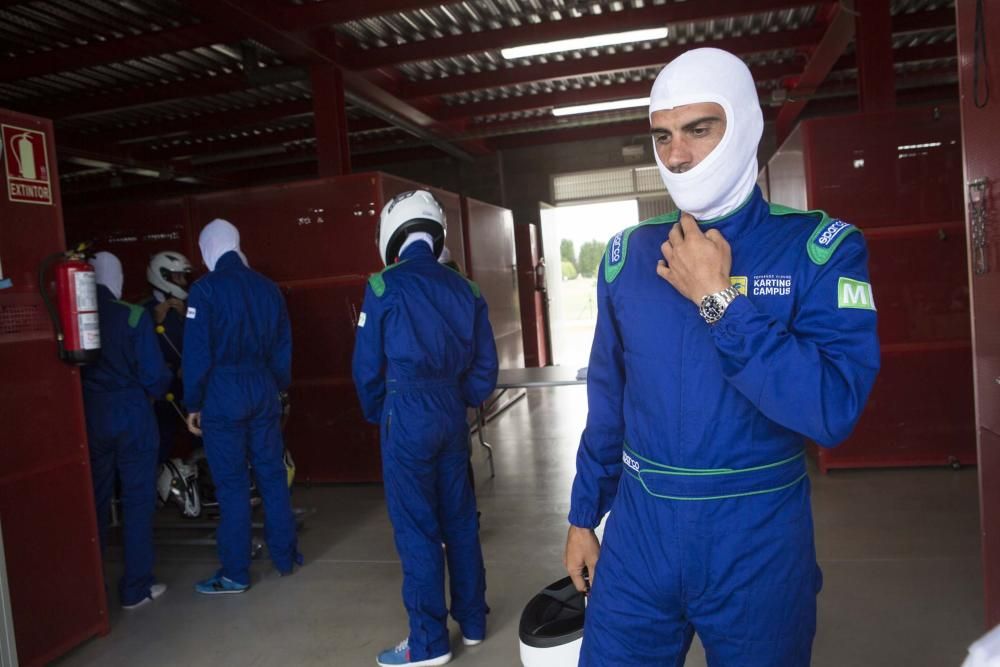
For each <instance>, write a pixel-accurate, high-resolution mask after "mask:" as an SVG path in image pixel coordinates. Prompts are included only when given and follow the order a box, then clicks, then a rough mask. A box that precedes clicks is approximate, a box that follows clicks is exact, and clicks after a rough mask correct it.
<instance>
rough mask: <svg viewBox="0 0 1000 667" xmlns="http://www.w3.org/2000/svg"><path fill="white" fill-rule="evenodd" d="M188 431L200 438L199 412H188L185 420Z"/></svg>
mask: <svg viewBox="0 0 1000 667" xmlns="http://www.w3.org/2000/svg"><path fill="white" fill-rule="evenodd" d="M187 425H188V430H189V431H191V432H192V433H194V434H195V435H196V436H198V437H199V438H200V437H201V413H200V412H190V413H188V418H187Z"/></svg>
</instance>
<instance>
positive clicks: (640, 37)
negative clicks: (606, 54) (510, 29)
mask: <svg viewBox="0 0 1000 667" xmlns="http://www.w3.org/2000/svg"><path fill="white" fill-rule="evenodd" d="M666 36H667V29H666V28H652V29H650V30H631V31H629V32H615V33H610V34H607V35H593V36H592V37H577V38H576V39H561V40H559V41H557V42H542V43H540V44H528V45H527V46H515V47H513V48H509V49H501V50H500V54H501V55H502V56H503V57H504V58H506V59H507V60H514V59H515V58H530V57H531V56H541V55H545V54H546V53H559V52H560V51H577V50H580V49H595V48H598V47H601V46H613V45H615V44H631V43H632V42H646V41H649V40H653V39H663V38H665V37H666Z"/></svg>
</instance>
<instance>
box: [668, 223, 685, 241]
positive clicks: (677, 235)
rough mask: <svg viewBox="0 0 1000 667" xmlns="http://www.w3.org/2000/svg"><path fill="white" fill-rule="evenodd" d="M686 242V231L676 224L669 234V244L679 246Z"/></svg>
mask: <svg viewBox="0 0 1000 667" xmlns="http://www.w3.org/2000/svg"><path fill="white" fill-rule="evenodd" d="M683 242H684V230H682V229H681V226H680V225H679V224H674V225H673V226H671V227H670V233H669V234H667V243H670V244H673V245H677V244H680V243H683Z"/></svg>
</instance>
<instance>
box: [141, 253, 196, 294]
mask: <svg viewBox="0 0 1000 667" xmlns="http://www.w3.org/2000/svg"><path fill="white" fill-rule="evenodd" d="M171 273H191V262H189V261H188V259H187V257H185V256H184V255H182V254H180V253H179V252H173V251H170V250H168V251H166V252H158V253H156V254H155V255H153V259H151V260H149V267H148V268H147V269H146V280H148V281H149V284H150V285H152V286H153V287H155V288H156V289H158V290H160V291H161V292H163V293H164V294H166V295H167V296H172V297H175V298H177V299H180V300H181V301H184V300H186V299H187V296H188V293H187V290H186V289H184V288H183V287H181V286H180V285H178V284H177V283H175V282H174V281H172V280H171V279H170V274H171Z"/></svg>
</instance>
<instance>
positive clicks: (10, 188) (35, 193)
mask: <svg viewBox="0 0 1000 667" xmlns="http://www.w3.org/2000/svg"><path fill="white" fill-rule="evenodd" d="M0 130H2V134H3V150H2V151H0V155H2V156H3V157H4V163H5V164H6V169H7V198H8V199H10V200H11V201H14V202H21V203H24V204H48V205H51V204H52V182H51V181H50V176H49V159H48V154H47V152H46V150H45V134H44V133H43V132H39V131H38V130H29V129H25V128H23V127H15V126H13V125H0Z"/></svg>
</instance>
